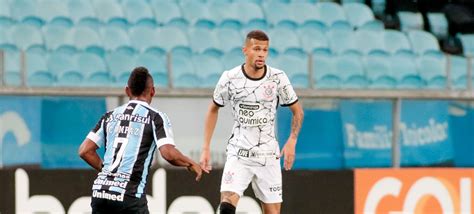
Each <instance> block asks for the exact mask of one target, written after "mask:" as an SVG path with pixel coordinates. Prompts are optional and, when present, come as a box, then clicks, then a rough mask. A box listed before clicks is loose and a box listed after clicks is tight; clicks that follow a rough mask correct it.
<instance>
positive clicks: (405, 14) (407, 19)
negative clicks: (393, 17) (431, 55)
mask: <svg viewBox="0 0 474 214" xmlns="http://www.w3.org/2000/svg"><path fill="white" fill-rule="evenodd" d="M397 15H398V17H399V18H400V25H401V26H400V27H401V30H402V31H410V30H423V16H422V15H421V13H417V12H409V11H400V12H398V13H397Z"/></svg>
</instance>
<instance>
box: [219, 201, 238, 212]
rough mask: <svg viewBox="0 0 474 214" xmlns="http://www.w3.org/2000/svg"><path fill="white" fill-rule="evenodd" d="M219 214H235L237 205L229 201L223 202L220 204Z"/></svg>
mask: <svg viewBox="0 0 474 214" xmlns="http://www.w3.org/2000/svg"><path fill="white" fill-rule="evenodd" d="M219 214H235V206H234V205H232V204H231V203H228V202H222V203H221V205H220V206H219Z"/></svg>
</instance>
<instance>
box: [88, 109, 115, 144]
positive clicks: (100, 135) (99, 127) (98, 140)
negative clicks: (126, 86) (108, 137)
mask: <svg viewBox="0 0 474 214" xmlns="http://www.w3.org/2000/svg"><path fill="white" fill-rule="evenodd" d="M110 115H111V112H107V113H105V114H104V115H103V116H102V117H101V118H100V120H99V121H98V122H97V124H96V125H95V127H94V128H93V129H92V130H91V131H90V132H89V134H88V135H87V138H88V139H90V140H92V141H93V142H94V143H95V144H96V145H97V146H98V147H102V146H103V145H104V143H105V126H106V125H105V124H106V122H107V118H108V117H109V116H110Z"/></svg>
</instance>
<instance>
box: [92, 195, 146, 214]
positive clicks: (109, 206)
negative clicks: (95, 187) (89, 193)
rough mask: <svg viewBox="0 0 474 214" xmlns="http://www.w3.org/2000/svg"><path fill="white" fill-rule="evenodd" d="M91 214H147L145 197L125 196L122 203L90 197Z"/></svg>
mask: <svg viewBox="0 0 474 214" xmlns="http://www.w3.org/2000/svg"><path fill="white" fill-rule="evenodd" d="M91 207H92V214H104V213H120V214H126V213H130V214H132V213H133V214H135V213H136V214H149V212H148V202H147V200H146V195H143V196H142V197H141V198H136V197H132V196H127V195H125V197H124V199H123V201H112V200H108V199H103V198H95V197H92V201H91Z"/></svg>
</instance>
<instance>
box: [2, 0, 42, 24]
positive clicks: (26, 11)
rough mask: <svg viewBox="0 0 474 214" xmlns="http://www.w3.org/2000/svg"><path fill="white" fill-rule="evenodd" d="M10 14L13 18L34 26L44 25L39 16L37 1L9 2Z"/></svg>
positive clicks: (20, 0)
mask: <svg viewBox="0 0 474 214" xmlns="http://www.w3.org/2000/svg"><path fill="white" fill-rule="evenodd" d="M10 14H11V15H12V16H13V18H14V19H15V20H18V21H19V22H22V23H25V24H29V25H32V26H35V27H38V28H39V27H41V26H43V25H44V22H45V21H44V20H43V19H41V17H40V16H39V11H38V3H37V1H31V0H15V1H11V2H10Z"/></svg>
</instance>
